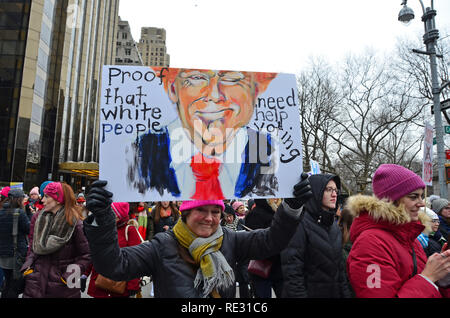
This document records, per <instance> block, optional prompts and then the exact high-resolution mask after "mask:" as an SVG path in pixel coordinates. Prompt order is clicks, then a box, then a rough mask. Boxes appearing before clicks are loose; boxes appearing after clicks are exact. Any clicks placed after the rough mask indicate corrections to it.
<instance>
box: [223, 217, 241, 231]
mask: <svg viewBox="0 0 450 318" xmlns="http://www.w3.org/2000/svg"><path fill="white" fill-rule="evenodd" d="M238 222H239V218H238V217H235V218H234V220H233V222H232V223H227V224H225V227H226V228H229V229H230V230H233V231H237V227H238Z"/></svg>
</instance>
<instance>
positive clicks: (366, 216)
mask: <svg viewBox="0 0 450 318" xmlns="http://www.w3.org/2000/svg"><path fill="white" fill-rule="evenodd" d="M346 207H347V208H348V210H349V211H350V214H351V215H352V216H353V217H354V221H353V223H352V227H351V230H350V240H351V241H352V242H355V240H356V239H357V237H358V236H359V234H361V233H362V232H363V231H365V230H368V229H371V228H381V229H384V230H386V231H389V232H395V233H396V234H398V235H399V236H403V237H400V239H404V240H407V241H411V240H412V241H413V240H414V239H415V238H416V237H417V236H419V234H420V233H421V232H422V231H428V233H429V231H431V222H430V218H429V217H428V216H427V215H426V214H425V213H423V212H419V221H418V222H411V217H410V216H409V214H408V212H406V210H405V209H404V208H403V207H402V206H395V205H394V204H393V203H392V202H390V201H387V200H380V199H378V198H376V197H375V196H368V195H360V194H358V195H354V196H351V197H349V198H348V200H347V203H346Z"/></svg>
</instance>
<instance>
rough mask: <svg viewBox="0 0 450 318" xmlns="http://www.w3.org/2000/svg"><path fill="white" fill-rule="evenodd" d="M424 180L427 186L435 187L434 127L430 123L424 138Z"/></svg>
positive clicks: (426, 126)
mask: <svg viewBox="0 0 450 318" xmlns="http://www.w3.org/2000/svg"><path fill="white" fill-rule="evenodd" d="M422 179H423V182H424V183H425V184H426V185H428V186H432V185H433V126H431V124H430V123H428V122H426V123H425V132H424V138H423V159H422Z"/></svg>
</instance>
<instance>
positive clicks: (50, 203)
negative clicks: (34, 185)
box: [42, 194, 61, 213]
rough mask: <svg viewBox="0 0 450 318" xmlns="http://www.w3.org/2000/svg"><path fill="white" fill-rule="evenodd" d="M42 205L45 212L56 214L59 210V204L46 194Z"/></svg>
mask: <svg viewBox="0 0 450 318" xmlns="http://www.w3.org/2000/svg"><path fill="white" fill-rule="evenodd" d="M42 203H43V204H44V209H45V211H49V212H53V213H56V212H58V210H59V209H60V208H61V204H60V203H59V202H58V201H56V200H55V199H53V198H52V197H51V196H48V195H46V194H44V198H43V199H42Z"/></svg>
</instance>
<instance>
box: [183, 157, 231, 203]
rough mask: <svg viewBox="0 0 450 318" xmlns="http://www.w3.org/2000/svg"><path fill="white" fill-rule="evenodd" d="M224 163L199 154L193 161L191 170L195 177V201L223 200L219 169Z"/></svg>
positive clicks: (193, 197)
mask: <svg viewBox="0 0 450 318" xmlns="http://www.w3.org/2000/svg"><path fill="white" fill-rule="evenodd" d="M221 164H222V163H221V162H220V160H218V159H214V158H206V157H204V156H203V154H202V153H200V152H199V153H198V154H196V155H195V156H193V157H192V159H191V168H192V172H193V173H194V177H195V193H194V195H193V196H192V197H191V199H195V200H223V199H225V197H224V196H223V193H222V189H221V187H220V182H219V179H218V177H219V168H220V165H221Z"/></svg>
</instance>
